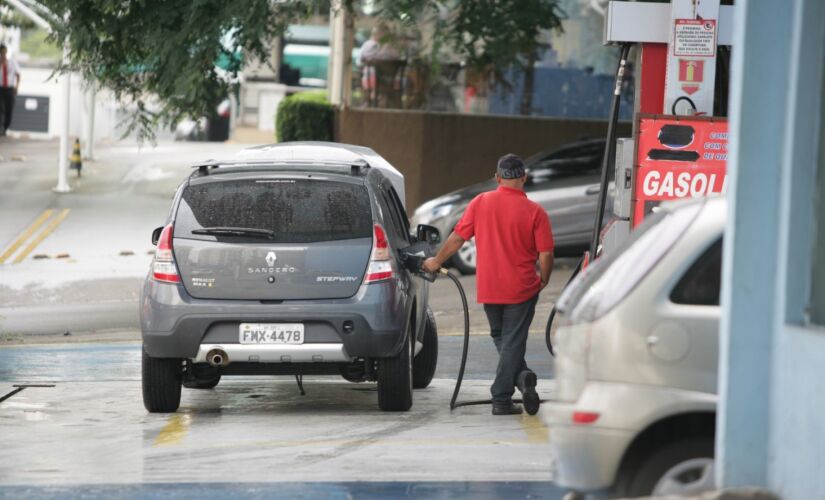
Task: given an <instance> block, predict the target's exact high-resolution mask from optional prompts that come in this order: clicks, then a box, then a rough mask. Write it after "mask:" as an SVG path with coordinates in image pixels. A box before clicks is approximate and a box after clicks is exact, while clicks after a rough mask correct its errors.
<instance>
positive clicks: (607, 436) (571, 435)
mask: <svg viewBox="0 0 825 500" xmlns="http://www.w3.org/2000/svg"><path fill="white" fill-rule="evenodd" d="M542 407H543V408H545V413H544V414H545V415H546V417H545V420H546V423H547V425H548V427H549V428H550V448H551V454H552V457H553V463H554V472H555V473H554V479H553V480H554V482H555V483H556V484H558V485H560V486H563V487H566V488H572V489H575V490H578V491H583V492H585V491H599V490H605V489H608V488H611V487H613V485H614V484H615V483H616V480H617V474H618V473H619V470H620V467H621V465H622V459H623V458H624V456H625V452H626V451H627V449H628V447H629V446H630V445H631V443H633V441H634V440H635V439H636V437H637V436H639V434H640V433H641V432H642V431H644V430H645V429H647V428H648V427H649V426H651V425H653V424H655V423H656V422H659V421H662V420H664V419H667V418H670V417H672V416H675V415H679V414H686V413H712V412H715V410H716V396H715V395H714V394H709V393H705V392H699V391H690V390H685V389H679V388H674V387H668V386H656V385H646V384H629V383H623V382H603V381H589V382H588V383H587V385H586V386H585V388H584V390H583V391H582V393H581V395H580V396H579V398H578V400H577V401H575V402H558V401H554V402H550V403H547V404H545V405H542ZM574 412H587V413H594V414H596V415H598V417H597V419H596V420H595V421H594V422H592V423H589V424H581V423H574V420H573V414H574Z"/></svg>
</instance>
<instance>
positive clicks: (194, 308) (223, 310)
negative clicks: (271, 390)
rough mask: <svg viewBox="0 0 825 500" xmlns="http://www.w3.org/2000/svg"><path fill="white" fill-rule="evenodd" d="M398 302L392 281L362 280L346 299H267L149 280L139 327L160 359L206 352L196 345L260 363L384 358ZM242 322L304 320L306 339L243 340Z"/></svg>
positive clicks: (394, 345) (400, 307) (399, 312)
mask: <svg viewBox="0 0 825 500" xmlns="http://www.w3.org/2000/svg"><path fill="white" fill-rule="evenodd" d="M404 302H405V301H404V300H403V297H402V295H401V294H400V293H399V292H398V291H397V288H396V284H395V283H394V282H393V281H392V280H388V281H386V282H380V283H374V284H370V285H364V286H362V287H361V288H360V289H359V291H358V293H356V295H354V296H353V297H350V298H348V299H331V300H313V301H283V302H281V303H274V304H273V303H262V302H260V301H249V300H201V299H194V298H192V297H191V296H190V295H188V294H187V292H186V290H185V289H184V287H183V286H181V285H174V284H167V283H158V282H156V281H153V280H151V279H148V280H146V284H145V285H144V289H143V293H142V295H141V314H140V319H141V332H142V336H143V344H144V348H145V349H146V352H147V354H149V355H150V356H152V357H158V358H189V359H199V356H200V355H201V354H203V356H205V353H204V352H201V351H203V349H202V344H203V345H216V346H221V347H223V349H224V350H225V351H226V352H227V353H229V352H230V351H232V352H237V353H239V354H240V355H245V356H246V360H247V361H248V360H249V359H250V356H253V358H252V359H253V360H254V356H257V357H258V361H259V362H299V360H300V361H304V360H305V361H308V362H312V361H313V359H314V360H315V361H316V362H317V361H323V362H328V361H336V362H344V361H348V360H350V359H351V358H355V357H371V358H372V357H388V356H393V355H395V354H397V353H398V352H399V351H400V349H401V346H402V341H403V334H404V328H405V326H406V325H405V323H406V312H405V307H404ZM241 323H302V324H303V325H304V343H303V344H301V345H300V346H289V345H277V346H275V345H248V344H244V345H242V344H240V343H239V325H240V324H241ZM330 346H335V347H330ZM287 351H289V352H287ZM230 356H231V355H230ZM284 356H290V358H285V357H284ZM318 356H321V358H319V357H318ZM238 361H240V359H238Z"/></svg>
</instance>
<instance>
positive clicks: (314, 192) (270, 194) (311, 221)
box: [175, 179, 372, 243]
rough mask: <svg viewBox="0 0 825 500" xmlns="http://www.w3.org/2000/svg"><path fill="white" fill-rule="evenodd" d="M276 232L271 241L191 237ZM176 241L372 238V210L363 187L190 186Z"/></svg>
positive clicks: (306, 183) (322, 183)
mask: <svg viewBox="0 0 825 500" xmlns="http://www.w3.org/2000/svg"><path fill="white" fill-rule="evenodd" d="M216 227H220V228H246V229H263V230H267V231H273V232H274V235H273V236H272V237H271V239H264V240H261V239H260V238H253V237H250V236H238V235H219V236H214V235H207V234H192V231H197V230H203V229H206V228H216ZM175 236H176V237H182V238H192V239H204V240H215V239H219V240H229V241H241V240H243V241H272V242H276V243H312V242H318V241H334V240H346V239H354V238H369V237H371V236H372V210H371V208H370V200H369V194H368V193H367V188H366V187H364V186H363V185H359V184H352V183H346V182H335V181H329V180H316V179H259V180H238V181H222V182H212V183H207V184H201V185H195V186H189V187H187V188H186V190H185V191H184V192H183V197H182V199H181V202H180V207H179V208H178V213H177V217H176V218H175Z"/></svg>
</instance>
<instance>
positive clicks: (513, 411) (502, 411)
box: [493, 403, 521, 415]
mask: <svg viewBox="0 0 825 500" xmlns="http://www.w3.org/2000/svg"><path fill="white" fill-rule="evenodd" d="M493 415H521V406H519V405H517V404H513V403H510V404H509V405H497V404H493Z"/></svg>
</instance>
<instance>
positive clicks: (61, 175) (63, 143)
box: [54, 48, 72, 193]
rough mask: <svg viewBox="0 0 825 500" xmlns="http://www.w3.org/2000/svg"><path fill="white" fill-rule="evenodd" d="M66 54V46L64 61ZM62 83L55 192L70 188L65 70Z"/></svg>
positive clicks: (68, 89)
mask: <svg viewBox="0 0 825 500" xmlns="http://www.w3.org/2000/svg"><path fill="white" fill-rule="evenodd" d="M67 56H68V48H66V49H64V50H63V58H64V61H65V60H66V58H67ZM62 78H63V85H62V88H61V92H60V98H61V99H63V123H62V126H61V130H60V148H59V150H58V151H57V160H58V164H57V186H55V187H54V191H55V192H57V193H68V192H69V191H71V190H72V188H71V187H69V181H68V177H69V112H70V111H71V103H70V100H71V90H72V89H71V84H72V79H71V78H72V77H71V73H69V72H66V73H64V74H63V76H62Z"/></svg>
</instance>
